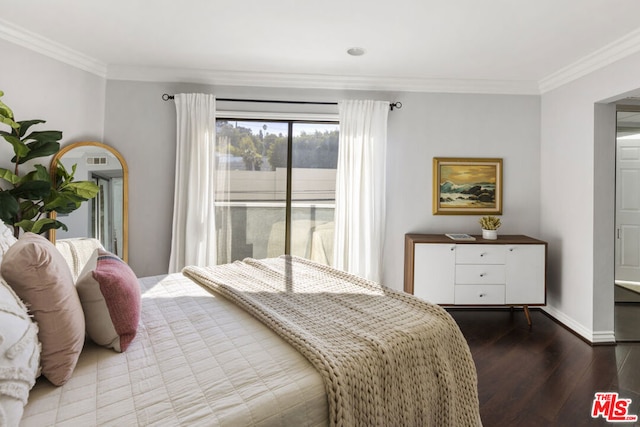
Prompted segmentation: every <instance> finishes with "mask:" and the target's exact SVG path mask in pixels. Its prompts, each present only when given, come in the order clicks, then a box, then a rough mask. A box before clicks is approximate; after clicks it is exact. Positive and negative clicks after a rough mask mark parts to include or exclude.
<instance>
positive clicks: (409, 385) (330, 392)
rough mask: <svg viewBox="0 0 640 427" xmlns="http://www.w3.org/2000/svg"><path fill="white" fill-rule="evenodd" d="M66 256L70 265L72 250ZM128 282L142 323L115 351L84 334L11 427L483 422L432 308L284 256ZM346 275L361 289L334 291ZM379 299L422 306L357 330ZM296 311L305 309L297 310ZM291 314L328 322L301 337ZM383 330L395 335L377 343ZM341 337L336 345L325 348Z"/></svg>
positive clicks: (453, 340)
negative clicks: (74, 355)
mask: <svg viewBox="0 0 640 427" xmlns="http://www.w3.org/2000/svg"><path fill="white" fill-rule="evenodd" d="M71 249H72V251H73V248H71ZM84 252H86V250H85V251H84ZM68 259H69V260H70V261H71V263H70V267H71V268H72V270H73V269H74V268H75V269H76V270H77V269H79V266H78V265H73V262H77V260H78V256H75V258H74V257H68ZM74 260H75V261H74ZM247 266H248V267H247ZM249 267H250V268H252V269H255V268H257V270H246V269H247V268H249ZM274 274H275V275H276V277H277V278H276V279H275V281H268V280H263V279H265V278H266V277H267V276H269V277H271V276H273V275H274ZM303 277H304V278H305V280H304V283H303V281H301V280H299V278H303ZM292 278H295V280H294V279H292ZM137 281H138V283H139V286H140V291H141V305H140V307H141V312H140V321H139V323H138V328H137V333H136V335H135V338H133V341H131V343H130V345H129V347H128V348H127V349H126V351H123V352H121V353H117V352H114V351H113V350H112V349H110V348H105V347H103V346H98V345H96V344H94V343H92V342H91V340H88V339H87V341H86V342H85V344H84V348H83V349H82V352H81V354H80V356H79V359H78V362H77V365H76V366H75V370H74V371H73V375H72V376H71V378H70V379H69V380H68V381H67V382H66V383H65V384H64V385H62V386H59V387H56V386H54V385H52V384H51V383H50V382H49V381H48V380H47V379H45V378H43V377H40V378H38V380H37V381H36V384H35V386H34V387H33V388H32V389H31V390H30V392H29V396H28V402H27V404H26V406H25V407H24V413H23V415H22V420H21V422H20V425H21V426H70V425H71V426H75V425H82V426H109V425H114V426H115V425H118V426H124V425H127V426H128V425H139V426H153V425H157V426H198V425H202V426H216V425H219V426H320V425H322V426H324V425H344V426H350V425H433V426H436V425H437V426H444V425H469V426H477V425H481V421H480V418H479V410H478V399H477V383H476V381H477V380H476V376H475V367H474V365H473V361H472V360H471V355H470V352H469V350H468V346H467V345H466V342H465V341H464V338H463V337H462V334H461V333H460V331H459V329H458V328H457V326H456V325H455V322H453V320H452V319H451V318H450V316H448V314H446V312H445V311H444V310H442V309H440V308H439V307H437V306H434V305H431V304H428V303H426V302H424V301H420V300H418V299H417V298H414V297H413V296H409V295H406V294H404V293H402V292H396V291H393V290H390V289H387V288H384V287H380V286H379V285H377V284H373V283H370V282H367V281H364V280H362V279H360V278H356V277H355V276H350V275H348V274H345V273H342V272H338V271H337V270H333V269H330V268H328V267H324V266H320V265H319V264H315V263H313V262H311V261H306V260H303V259H298V258H295V257H279V258H273V259H268V260H245V262H242V263H234V264H229V265H227V266H217V267H212V268H204V269H200V268H195V267H194V268H187V269H185V271H184V274H171V275H162V276H155V277H147V278H141V279H138V280H137ZM349 281H354V282H355V283H356V287H357V288H358V287H359V288H362V289H364V290H365V291H364V294H365V295H353V294H354V293H358V292H360V291H357V292H355V291H354V289H355V288H352V287H351V288H347V289H346V290H345V289H343V288H342V287H343V286H345V285H344V284H345V283H347V282H349ZM309 284H312V286H315V285H316V284H319V285H320V288H317V287H316V288H308V287H307V286H308V285H309ZM236 285H241V286H236ZM331 286H337V288H336V289H334V290H333V291H328V290H327V289H329V288H331ZM349 286H352V285H349ZM314 289H315V290H314ZM360 293H361V292H360ZM288 294H293V295H294V300H285V301H286V302H284V305H286V306H287V307H288V308H287V309H286V310H285V311H292V312H295V313H294V315H293V316H292V317H286V316H285V317H281V315H280V314H278V312H277V311H278V310H279V308H278V307H277V306H279V305H282V304H283V302H282V301H281V298H283V297H286V298H288ZM295 298H299V300H298V301H297V302H296V301H295ZM341 298H346V299H345V301H346V302H344V301H343V304H342V305H341V307H342V308H340V309H339V310H338V311H345V310H346V311H347V312H348V313H349V315H348V316H351V317H346V318H342V320H340V319H339V318H338V317H337V316H338V315H337V314H334V313H332V312H330V311H326V312H325V308H324V305H323V304H324V302H322V301H325V300H328V299H329V300H331V299H341ZM387 298H392V299H394V300H397V303H398V304H404V305H402V307H405V306H407V305H406V304H409V306H412V305H415V306H417V307H418V308H419V309H420V310H426V311H425V313H427V312H428V313H427V314H420V315H419V316H418V317H415V316H414V317H413V318H410V316H409V315H408V314H407V316H409V317H406V316H405V315H404V314H401V315H399V317H398V315H397V313H396V315H395V316H396V317H398V321H397V322H393V324H392V323H389V326H390V327H389V328H385V327H381V328H378V329H379V330H378V331H377V332H375V331H371V332H369V331H367V330H366V325H361V324H359V322H362V323H367V321H366V320H364V319H366V317H365V316H366V311H367V310H369V311H373V315H374V316H382V311H385V310H378V309H377V307H380V306H379V305H378V304H379V303H380V301H386V299H387ZM371 304H373V305H371ZM304 305H309V306H310V310H311V311H310V312H308V313H306V314H305V313H303V312H302V311H301V310H299V309H298V307H299V306H304ZM368 306H369V308H367V307H368ZM345 307H346V308H345ZM407 307H408V306H407ZM314 309H315V312H313V310H314ZM409 311H411V310H409V309H407V312H409ZM309 313H311V314H309ZM323 313H324V314H323ZM369 315H371V313H370V314H369ZM296 316H297V317H301V318H302V319H303V320H302V323H306V322H307V321H308V320H313V321H314V322H315V321H316V319H317V318H322V317H326V319H325V320H326V321H327V322H328V323H329V324H330V325H331V328H332V329H330V330H329V331H328V332H326V333H321V334H320V337H319V338H318V337H314V336H313V335H307V332H308V330H313V328H314V327H315V326H312V327H310V328H309V329H308V330H305V331H306V332H304V333H300V332H299V330H300V327H299V326H296V325H295V322H299V321H300V319H297V320H296V319H295V318H296ZM389 316H394V314H393V313H392V312H390V313H389ZM420 316H424V317H420ZM405 317H406V319H405ZM380 318H382V317H380ZM400 318H402V319H400ZM344 319H346V320H344ZM292 322H293V323H292ZM369 323H371V322H369ZM374 323H380V325H382V324H383V323H381V322H374ZM267 325H268V326H267ZM305 327H306V326H305ZM363 328H364V329H363ZM373 329H375V328H373ZM338 330H344V331H342V332H341V333H337V332H336V333H334V331H338ZM361 330H365V332H364V333H361V332H358V331H361ZM386 330H389V331H391V332H390V333H389V334H387V333H386ZM415 331H417V332H418V333H419V335H415V334H414V332H415ZM341 334H342V335H341ZM374 334H378V335H374ZM323 335H326V336H323ZM334 335H335V337H334ZM355 335H360V338H358V337H356V336H355ZM386 335H394V336H396V337H399V341H401V342H400V343H399V344H398V343H396V344H394V345H393V346H388V345H387V344H386V343H385V340H386V339H387V337H386ZM420 335H421V336H420ZM345 337H346V338H347V340H348V341H349V342H348V343H347V345H345V346H339V345H336V344H335V343H336V342H339V341H336V340H343V341H344V340H345ZM358 339H360V340H361V341H358ZM332 340H333V341H332ZM432 341H433V342H437V343H439V344H438V345H437V346H436V347H437V349H433V348H432V347H434V346H433V345H431V344H430V342H432ZM309 342H311V345H307V344H308V343H309ZM369 348H372V349H374V350H376V351H378V352H381V354H382V357H378V356H376V357H377V358H378V359H379V360H377V361H375V363H374V364H373V365H370V364H366V363H364V360H365V358H363V357H362V354H363V353H367V352H369V350H370V349H369ZM407 349H410V350H407ZM336 354H337V356H336ZM336 357H337V358H336ZM341 358H342V359H341ZM345 360H346V361H347V362H345ZM400 360H402V363H403V364H398V363H399V362H398V361H400ZM392 365H398V366H396V367H395V368H394V366H392ZM345 366H346V368H345ZM391 369H396V371H393V370H391ZM398 369H399V370H398ZM359 371H360V372H359ZM416 390H417V391H416Z"/></svg>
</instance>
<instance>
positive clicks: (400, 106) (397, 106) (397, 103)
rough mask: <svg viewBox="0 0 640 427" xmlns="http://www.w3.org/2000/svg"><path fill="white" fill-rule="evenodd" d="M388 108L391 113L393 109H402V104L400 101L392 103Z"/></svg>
mask: <svg viewBox="0 0 640 427" xmlns="http://www.w3.org/2000/svg"><path fill="white" fill-rule="evenodd" d="M389 107H390V108H391V111H393V109H394V108H397V109H398V110H399V109H401V108H402V102H400V101H396V102H392V103H391V104H389Z"/></svg>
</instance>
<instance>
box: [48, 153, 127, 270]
mask: <svg viewBox="0 0 640 427" xmlns="http://www.w3.org/2000/svg"><path fill="white" fill-rule="evenodd" d="M58 161H60V162H61V163H62V165H63V166H64V167H65V169H66V170H67V171H69V172H71V170H72V168H73V165H76V173H75V175H74V180H75V181H92V182H94V183H95V184H96V185H98V187H99V188H100V192H99V193H98V195H97V196H96V197H95V198H93V199H91V200H89V201H87V202H85V203H83V204H82V205H81V206H80V208H78V209H77V210H75V211H73V212H71V213H70V214H68V215H64V216H63V215H57V214H56V213H55V212H52V213H51V215H50V216H51V217H52V218H56V217H57V218H58V219H59V220H60V221H62V222H63V223H64V224H65V225H66V226H67V228H68V229H69V230H68V231H64V230H62V229H59V230H51V231H50V232H49V239H50V240H51V241H52V242H54V243H55V241H56V239H68V238H76V237H93V238H96V239H98V240H100V242H101V243H102V246H104V248H105V249H106V250H108V251H109V252H111V253H114V254H116V255H118V256H119V257H120V258H122V259H123V260H124V261H125V262H127V261H128V237H129V236H128V234H129V233H128V204H129V202H128V192H129V189H128V182H127V179H128V171H127V163H126V162H125V160H124V158H123V157H122V155H121V154H120V153H119V152H118V151H117V150H116V149H114V148H113V147H110V146H108V145H106V144H103V143H101V142H76V143H73V144H69V145H67V146H65V147H63V148H62V149H60V151H58V153H57V154H56V155H55V156H54V157H53V159H52V160H51V167H50V169H49V170H50V171H51V173H52V174H54V173H55V170H56V169H55V168H56V167H57V164H58V163H57V162H58Z"/></svg>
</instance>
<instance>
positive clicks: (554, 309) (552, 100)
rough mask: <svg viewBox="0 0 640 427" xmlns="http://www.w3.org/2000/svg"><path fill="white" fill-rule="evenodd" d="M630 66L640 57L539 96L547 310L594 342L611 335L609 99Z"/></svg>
mask: <svg viewBox="0 0 640 427" xmlns="http://www.w3.org/2000/svg"><path fill="white" fill-rule="evenodd" d="M638 70H640V55H633V56H630V57H628V58H626V59H624V60H621V61H618V62H616V63H614V64H612V65H609V66H607V67H605V68H603V69H600V70H598V71H595V72H593V73H591V74H589V75H587V76H585V77H582V78H580V79H578V80H576V81H573V82H571V83H568V84H566V85H564V86H562V87H560V88H557V89H555V90H553V91H550V92H547V93H545V94H544V95H543V96H542V121H541V199H540V200H541V212H540V218H541V233H542V236H543V238H544V239H546V240H547V241H548V242H549V243H550V245H549V273H550V274H549V281H548V292H547V295H548V300H547V302H548V308H547V310H548V311H549V312H550V313H551V314H552V315H554V316H555V317H557V318H558V319H559V320H561V321H562V322H564V323H565V324H567V325H568V326H569V327H571V328H572V329H574V330H575V331H576V332H578V333H580V334H581V335H583V336H584V337H585V338H587V339H588V340H590V341H594V342H600V341H602V342H606V341H611V340H613V326H614V324H613V323H614V322H613V321H614V311H613V310H614V303H613V272H614V269H613V265H614V264H613V263H614V253H613V251H614V208H615V207H614V203H613V194H614V189H615V175H614V174H615V109H614V108H613V106H612V105H610V104H611V103H612V102H614V101H616V100H618V99H620V98H622V97H624V96H625V94H631V92H630V91H634V90H637V88H638V87H640V75H639V74H638ZM596 103H599V104H598V105H596ZM601 104H603V105H601Z"/></svg>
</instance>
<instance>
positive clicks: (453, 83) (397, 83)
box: [0, 19, 640, 95]
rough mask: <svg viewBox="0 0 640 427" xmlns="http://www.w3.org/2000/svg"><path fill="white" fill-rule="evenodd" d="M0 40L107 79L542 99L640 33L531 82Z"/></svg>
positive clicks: (628, 47) (28, 35)
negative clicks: (267, 65)
mask: <svg viewBox="0 0 640 427" xmlns="http://www.w3.org/2000/svg"><path fill="white" fill-rule="evenodd" d="M0 39H4V40H7V41H9V42H11V43H15V44H17V45H20V46H23V47H25V48H27V49H30V50H33V51H35V52H38V53H41V54H43V55H45V56H48V57H50V58H53V59H56V60H58V61H61V62H63V63H66V64H69V65H71V66H73V67H76V68H79V69H81V70H84V71H87V72H90V73H92V74H95V75H97V76H100V77H102V78H106V79H111V80H133V81H147V82H184V83H200V84H209V85H224V86H256V87H284V88H308V89H336V90H381V91H400V92H436V93H474V94H506V95H540V94H542V93H545V92H549V91H551V90H553V89H556V88H558V87H560V86H562V85H565V84H567V83H569V82H571V81H573V80H576V79H578V78H580V77H583V76H585V75H587V74H589V73H592V72H594V71H596V70H598V69H601V68H603V67H605V66H607V65H610V64H612V63H614V62H615V61H618V60H620V59H623V58H625V57H627V56H629V55H632V54H635V53H638V52H640V29H638V30H636V31H633V32H631V33H629V34H627V35H626V36H624V37H622V38H620V39H618V40H616V41H614V42H612V43H609V44H608V45H606V46H604V47H602V48H600V49H598V50H597V51H595V52H593V53H591V54H589V55H587V56H585V57H583V58H581V59H579V60H577V61H575V62H574V63H572V64H570V65H568V66H566V67H564V68H562V69H560V70H558V71H557V72H555V73H553V74H551V75H549V76H547V77H545V78H543V79H541V80H540V81H538V82H535V81H509V80H488V79H484V80H483V79H435V78H418V77H373V76H343V75H323V74H300V73H273V72H260V71H255V72H250V71H225V70H217V71H216V70H196V69H180V68H154V67H132V66H124V65H109V66H107V64H105V63H104V62H102V61H99V60H97V59H95V58H92V57H90V56H88V55H85V54H83V53H81V52H78V51H76V50H73V49H71V48H69V47H67V46H64V45H62V44H60V43H57V42H54V41H53V40H50V39H47V38H45V37H42V36H40V35H38V34H36V33H34V32H31V31H29V30H26V29H25V28H22V27H19V26H17V25H14V24H11V23H9V22H7V21H4V20H2V19H0Z"/></svg>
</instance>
